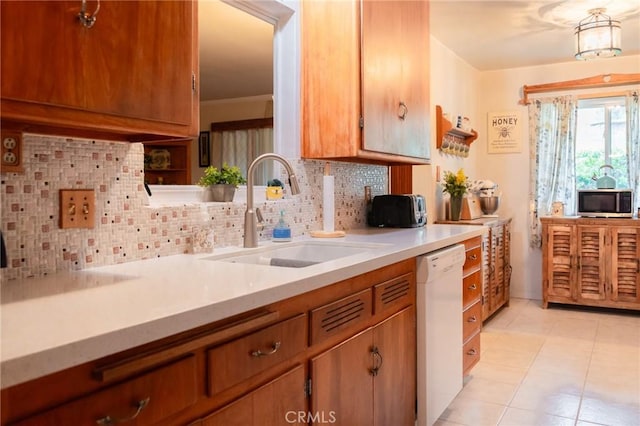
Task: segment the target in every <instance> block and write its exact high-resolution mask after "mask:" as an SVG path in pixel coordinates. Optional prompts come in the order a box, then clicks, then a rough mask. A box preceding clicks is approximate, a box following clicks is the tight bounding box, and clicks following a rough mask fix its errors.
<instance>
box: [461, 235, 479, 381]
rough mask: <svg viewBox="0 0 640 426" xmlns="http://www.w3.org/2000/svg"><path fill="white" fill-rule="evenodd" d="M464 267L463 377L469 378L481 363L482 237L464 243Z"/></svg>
mask: <svg viewBox="0 0 640 426" xmlns="http://www.w3.org/2000/svg"><path fill="white" fill-rule="evenodd" d="M464 248H465V261H464V265H463V266H462V274H463V279H462V375H463V376H467V375H468V374H469V372H470V371H471V369H472V368H473V367H474V366H475V365H476V364H477V363H478V362H479V361H480V331H481V329H482V308H483V306H482V289H483V286H482V258H483V256H482V237H476V238H472V239H469V240H466V241H465V242H464Z"/></svg>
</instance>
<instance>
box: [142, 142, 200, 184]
mask: <svg viewBox="0 0 640 426" xmlns="http://www.w3.org/2000/svg"><path fill="white" fill-rule="evenodd" d="M192 143H193V139H178V140H171V141H160V142H144V143H143V145H144V153H145V154H150V153H151V151H152V150H154V149H163V150H167V151H169V154H170V158H171V160H170V164H168V165H167V167H166V168H161V169H153V168H147V167H145V169H144V176H145V182H146V183H148V184H152V185H158V184H164V185H189V184H191V167H190V161H191V144H192Z"/></svg>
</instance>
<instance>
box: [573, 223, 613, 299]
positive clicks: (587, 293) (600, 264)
mask: <svg viewBox="0 0 640 426" xmlns="http://www.w3.org/2000/svg"><path fill="white" fill-rule="evenodd" d="M606 234H607V228H606V227H599V226H578V228H577V242H578V247H577V250H578V265H577V266H578V277H577V278H578V281H577V284H578V285H577V287H578V297H579V298H580V299H581V300H590V301H594V300H605V299H606V297H607V295H606V288H605V284H606V278H607V274H606V267H607V266H606V265H607V264H606V255H607V253H606V240H605V236H606Z"/></svg>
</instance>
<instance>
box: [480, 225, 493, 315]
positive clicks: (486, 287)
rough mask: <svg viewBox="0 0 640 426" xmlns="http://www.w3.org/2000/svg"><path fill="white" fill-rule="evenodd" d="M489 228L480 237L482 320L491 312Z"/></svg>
mask: <svg viewBox="0 0 640 426" xmlns="http://www.w3.org/2000/svg"><path fill="white" fill-rule="evenodd" d="M490 234H491V228H489V232H487V233H485V234H484V236H483V237H482V247H483V249H482V320H483V321H484V320H486V319H487V318H489V317H490V316H491V314H492V313H493V312H492V311H491V306H490V305H491V302H490V301H491V277H492V275H491V265H492V263H491V247H492V245H491V235H490Z"/></svg>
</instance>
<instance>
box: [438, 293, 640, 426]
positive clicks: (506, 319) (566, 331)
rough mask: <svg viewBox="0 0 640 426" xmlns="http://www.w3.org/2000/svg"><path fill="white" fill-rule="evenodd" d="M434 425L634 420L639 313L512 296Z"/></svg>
mask: <svg viewBox="0 0 640 426" xmlns="http://www.w3.org/2000/svg"><path fill="white" fill-rule="evenodd" d="M481 349H482V352H481V358H480V362H479V363H478V364H477V365H476V366H475V367H474V369H473V370H472V371H471V375H470V376H469V377H467V378H466V380H465V385H464V388H463V389H462V391H461V392H460V393H459V394H458V396H457V397H456V398H455V400H454V401H453V402H452V403H451V405H450V406H449V407H448V408H447V410H445V412H444V413H443V414H442V416H441V417H440V419H439V420H438V422H436V425H437V426H447V425H468V426H493V425H500V426H528V425H531V426H545V425H559V426H565V425H567V426H590V425H610V426H640V315H639V314H637V313H628V312H616V311H611V310H606V311H603V310H592V309H586V308H563V307H558V306H555V305H554V306H551V307H550V308H549V309H542V308H541V302H540V301H536V300H525V299H511V303H510V306H509V307H506V308H503V309H502V310H501V311H499V312H498V313H497V314H496V315H495V316H494V317H493V318H492V319H490V320H489V321H488V322H486V323H485V324H484V327H483V330H482V335H481Z"/></svg>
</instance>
